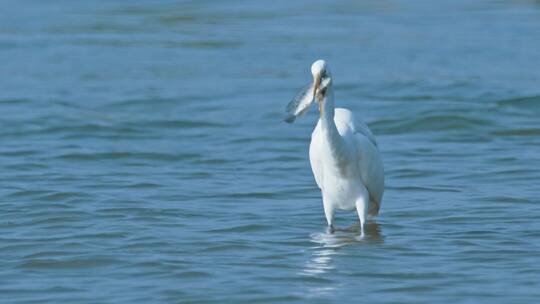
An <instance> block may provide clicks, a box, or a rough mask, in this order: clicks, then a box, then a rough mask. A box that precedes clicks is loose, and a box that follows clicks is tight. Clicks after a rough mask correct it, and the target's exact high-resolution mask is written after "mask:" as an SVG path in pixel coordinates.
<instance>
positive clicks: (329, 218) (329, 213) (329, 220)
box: [323, 195, 334, 233]
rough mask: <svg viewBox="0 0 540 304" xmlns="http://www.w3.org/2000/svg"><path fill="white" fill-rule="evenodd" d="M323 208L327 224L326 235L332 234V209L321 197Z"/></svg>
mask: <svg viewBox="0 0 540 304" xmlns="http://www.w3.org/2000/svg"><path fill="white" fill-rule="evenodd" d="M323 207H324V215H325V216H326V222H327V223H328V229H327V231H328V233H334V208H333V207H332V206H331V205H330V203H329V202H328V200H326V199H325V198H324V195H323Z"/></svg>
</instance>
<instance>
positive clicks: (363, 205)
mask: <svg viewBox="0 0 540 304" xmlns="http://www.w3.org/2000/svg"><path fill="white" fill-rule="evenodd" d="M356 212H357V213H358V218H359V219H360V231H361V232H360V237H361V238H364V226H365V225H366V214H367V201H366V198H365V197H363V196H361V197H359V198H357V199H356Z"/></svg>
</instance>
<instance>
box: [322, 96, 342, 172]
mask: <svg viewBox="0 0 540 304" xmlns="http://www.w3.org/2000/svg"><path fill="white" fill-rule="evenodd" d="M320 106H321V109H320V110H321V111H320V114H321V130H322V133H323V138H324V141H325V146H326V147H328V149H329V152H330V155H331V156H332V158H333V159H334V160H335V161H336V162H337V163H342V162H343V161H346V160H347V158H348V156H347V149H346V146H345V144H344V142H343V138H342V137H341V135H340V134H339V132H338V129H337V127H336V123H335V121H334V115H335V110H334V92H333V91H332V88H328V90H327V92H326V95H325V97H324V99H323V101H322V105H320Z"/></svg>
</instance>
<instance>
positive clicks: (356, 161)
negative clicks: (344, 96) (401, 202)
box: [289, 60, 384, 236]
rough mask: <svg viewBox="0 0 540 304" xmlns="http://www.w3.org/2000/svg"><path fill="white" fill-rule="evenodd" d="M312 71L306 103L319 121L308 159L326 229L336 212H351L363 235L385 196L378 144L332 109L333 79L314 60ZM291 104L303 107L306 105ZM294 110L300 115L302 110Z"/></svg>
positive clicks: (362, 128)
mask: <svg viewBox="0 0 540 304" xmlns="http://www.w3.org/2000/svg"><path fill="white" fill-rule="evenodd" d="M311 72H312V74H313V79H314V82H313V83H314V84H313V86H311V87H309V88H310V89H312V90H313V93H312V94H311V95H310V98H312V100H313V99H315V100H316V101H317V102H318V103H319V111H320V118H319V121H318V122H317V126H316V127H315V129H314V130H313V133H312V135H311V144H310V147H309V159H310V163H311V169H312V170H313V175H314V177H315V181H316V183H317V185H318V186H319V188H320V189H321V194H322V199H323V206H324V213H325V215H326V220H327V222H328V226H329V230H330V231H331V232H332V231H333V230H334V214H335V211H336V210H347V211H354V210H356V211H357V213H358V217H359V219H360V225H361V231H362V236H363V235H364V225H365V224H366V219H367V218H368V216H375V215H377V214H378V213H379V209H380V206H381V200H382V196H383V192H384V170H383V164H382V160H381V156H380V153H379V150H378V146H377V142H376V140H375V137H374V136H373V133H372V132H371V131H370V129H369V128H368V126H367V125H366V124H364V123H362V122H360V121H359V120H357V119H355V117H354V115H353V113H352V112H351V111H349V110H347V109H343V108H337V109H335V108H334V96H333V88H332V77H331V75H330V71H329V70H328V67H327V65H326V63H325V62H324V61H323V60H317V61H315V62H314V63H313V65H312V67H311ZM304 95H305V94H304ZM304 95H302V94H299V96H304ZM304 98H305V96H304ZM294 102H295V101H294V100H293V102H292V103H294ZM312 102H313V101H311V102H310V103H308V105H307V106H309V105H310V104H311V103H312ZM296 104H298V105H302V106H303V107H306V102H305V101H304V102H298V101H296ZM294 110H295V111H296V112H297V113H300V114H301V113H303V112H305V108H303V109H300V110H298V109H294ZM289 120H290V119H289ZM293 120H294V119H293Z"/></svg>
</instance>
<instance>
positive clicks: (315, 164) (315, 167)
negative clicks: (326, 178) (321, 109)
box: [309, 123, 323, 189]
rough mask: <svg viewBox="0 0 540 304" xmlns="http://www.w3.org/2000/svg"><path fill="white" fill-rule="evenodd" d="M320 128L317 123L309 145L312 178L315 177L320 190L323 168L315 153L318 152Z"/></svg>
mask: <svg viewBox="0 0 540 304" xmlns="http://www.w3.org/2000/svg"><path fill="white" fill-rule="evenodd" d="M320 133H321V132H320V126H319V123H317V126H316V127H315V130H313V133H312V134H311V143H310V144H309V162H310V164H311V170H312V171H313V176H314V177H315V182H316V183H317V186H319V189H322V185H323V184H322V180H323V166H322V162H321V159H320V155H319V154H318V153H317V151H319V146H320V141H321V135H320Z"/></svg>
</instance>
